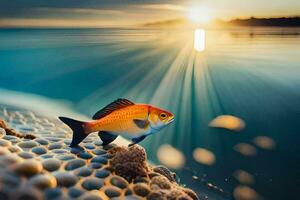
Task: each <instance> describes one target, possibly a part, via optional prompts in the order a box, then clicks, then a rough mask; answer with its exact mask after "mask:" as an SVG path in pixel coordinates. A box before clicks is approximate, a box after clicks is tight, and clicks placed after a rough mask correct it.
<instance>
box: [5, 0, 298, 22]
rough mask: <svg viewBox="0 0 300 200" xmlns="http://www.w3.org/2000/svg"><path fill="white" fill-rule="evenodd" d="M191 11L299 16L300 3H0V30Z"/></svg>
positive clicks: (105, 0) (221, 0)
mask: <svg viewBox="0 0 300 200" xmlns="http://www.w3.org/2000/svg"><path fill="white" fill-rule="evenodd" d="M191 12H194V13H193V14H195V13H196V17H199V18H207V19H208V18H209V19H214V18H220V19H223V20H229V19H232V18H247V17H251V16H255V17H280V16H300V1H299V0H284V1H282V0H152V1H150V0H0V27H114V26H132V25H138V24H144V23H151V22H156V21H164V20H170V19H178V18H189V16H190V14H191ZM197 13H200V14H199V15H198V14H197ZM194 18H195V17H194Z"/></svg>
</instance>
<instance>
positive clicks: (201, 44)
mask: <svg viewBox="0 0 300 200" xmlns="http://www.w3.org/2000/svg"><path fill="white" fill-rule="evenodd" d="M194 48H195V50H196V51H199V52H201V51H204V50H205V30H204V29H196V30H195V33H194Z"/></svg>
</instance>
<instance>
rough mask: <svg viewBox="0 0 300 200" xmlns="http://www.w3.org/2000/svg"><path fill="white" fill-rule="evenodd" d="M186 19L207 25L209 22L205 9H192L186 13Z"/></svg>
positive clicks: (207, 11)
mask: <svg viewBox="0 0 300 200" xmlns="http://www.w3.org/2000/svg"><path fill="white" fill-rule="evenodd" d="M188 18H189V19H190V20H191V21H193V22H196V23H207V22H209V21H210V20H211V15H210V12H209V10H208V9H207V8H204V7H192V8H190V9H189V11H188Z"/></svg>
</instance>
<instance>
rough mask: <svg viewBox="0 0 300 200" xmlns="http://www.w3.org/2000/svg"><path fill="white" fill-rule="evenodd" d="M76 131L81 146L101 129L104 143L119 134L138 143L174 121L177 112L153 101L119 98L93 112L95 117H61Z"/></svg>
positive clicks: (77, 141) (73, 140)
mask: <svg viewBox="0 0 300 200" xmlns="http://www.w3.org/2000/svg"><path fill="white" fill-rule="evenodd" d="M58 118H59V119H60V120H61V121H62V122H64V123H65V124H66V125H67V126H69V127H70V128H71V129H72V131H73V137H72V142H71V144H70V146H71V147H75V146H78V144H79V143H80V142H82V140H84V139H85V138H86V137H87V136H88V135H89V134H90V133H93V132H98V136H99V137H100V139H101V140H102V145H103V146H105V145H108V144H110V143H111V142H113V141H114V140H115V139H116V138H117V137H118V136H119V135H122V136H124V137H125V138H129V139H131V141H132V143H130V144H129V146H132V145H134V144H137V143H139V142H141V141H142V140H144V139H145V138H146V137H147V136H149V135H152V134H153V133H156V132H158V131H160V130H161V129H163V128H164V127H166V126H168V125H169V124H171V123H172V122H173V121H174V114H173V113H171V112H169V111H167V110H164V109H161V108H158V107H155V106H153V105H150V104H136V103H134V102H132V101H130V100H128V99H125V98H119V99H117V100H115V101H113V102H112V103H110V104H108V105H107V106H105V107H104V108H102V109H101V110H99V111H98V112H96V114H94V116H93V120H91V121H87V122H84V121H79V120H75V119H71V118H68V117H58Z"/></svg>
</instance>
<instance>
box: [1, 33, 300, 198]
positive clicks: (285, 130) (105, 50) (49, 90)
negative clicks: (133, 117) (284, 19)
mask: <svg viewBox="0 0 300 200" xmlns="http://www.w3.org/2000/svg"><path fill="white" fill-rule="evenodd" d="M193 36H194V30H155V29H147V30H142V29H135V30H132V29H128V30H127V29H122V30H120V29H60V30H55V29H51V30H45V29H44V30H35V29H1V30H0V69H1V73H0V88H4V89H8V90H13V91H21V92H26V93H33V94H39V95H43V96H47V97H50V98H54V99H62V100H65V101H68V102H69V103H70V104H71V105H72V106H71V107H72V108H73V109H74V110H75V111H78V112H81V113H83V114H86V115H87V116H92V115H93V114H94V113H95V112H96V111H98V110H99V109H100V108H101V107H103V106H105V105H106V104H108V103H109V102H111V101H112V100H114V99H116V98H119V97H125V98H128V99H131V100H133V101H135V102H143V103H151V104H154V105H157V106H160V107H163V108H166V109H169V110H171V111H172V112H174V113H175V114H176V121H175V122H174V124H172V125H171V126H169V127H167V128H166V129H165V130H163V131H161V132H159V133H158V134H155V135H153V136H151V137H149V138H147V139H146V140H145V141H143V142H142V143H141V144H142V145H143V146H144V147H145V148H146V149H147V152H148V157H149V159H150V160H152V161H153V162H157V163H158V162H159V161H158V159H157V151H158V149H159V147H161V145H163V144H169V145H171V146H172V147H173V148H175V149H176V150H178V151H179V152H181V153H182V154H183V155H184V158H185V164H184V166H183V167H182V168H181V169H179V170H177V172H178V175H179V177H180V179H181V181H182V183H185V184H187V185H188V186H189V187H191V188H193V189H195V190H196V191H198V192H199V193H200V195H202V194H203V195H206V194H209V195H210V196H211V197H213V198H215V199H222V198H232V196H231V194H232V191H233V190H234V188H235V187H236V186H237V185H239V182H238V181H237V180H236V179H235V178H234V177H233V174H234V173H235V172H236V171H237V170H243V171H246V172H248V173H249V174H250V175H252V178H254V180H255V182H254V183H253V184H249V187H251V188H253V189H255V190H256V192H257V193H259V194H260V195H261V196H262V197H263V198H264V199H288V198H292V196H293V195H295V194H296V193H295V192H296V189H297V187H298V186H299V183H300V179H299V177H298V178H297V176H295V175H296V174H299V165H297V164H299V161H300V158H299V155H298V153H299V147H298V146H299V144H298V143H299V139H300V136H299V131H300V123H299V121H300V92H299V88H300V67H299V64H300V60H299V59H300V36H299V30H298V29H288V28H285V29H281V28H268V29H265V28H254V29H253V28H252V29H248V28H244V29H232V30H206V43H205V50H204V51H201V52H198V51H195V50H194V38H193ZM219 115H234V116H236V117H239V118H241V119H243V120H244V121H245V124H246V127H245V128H244V129H243V130H242V131H240V132H233V131H229V130H225V129H215V128H211V127H209V126H208V124H209V122H210V121H211V120H212V119H214V118H215V117H217V116H219ZM257 136H266V137H268V138H271V139H272V140H273V141H274V142H275V144H276V145H275V147H274V148H273V149H272V150H266V149H263V148H261V147H259V146H257V145H256V144H255V142H253V140H254V141H255V138H256V137H257ZM245 143H246V144H250V145H251V147H253V148H254V150H255V154H253V155H248V156H245V155H242V154H241V153H239V152H237V151H236V149H237V148H235V147H236V145H237V144H242V145H243V144H245ZM196 148H201V149H205V150H208V151H209V152H212V153H213V155H214V158H215V161H214V163H212V164H210V165H205V164H201V163H199V162H196V161H195V159H194V158H193V152H194V150H195V149H196ZM170 156H172V155H170ZM214 186H216V187H214ZM220 189H221V191H220ZM222 191H224V192H222Z"/></svg>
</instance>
